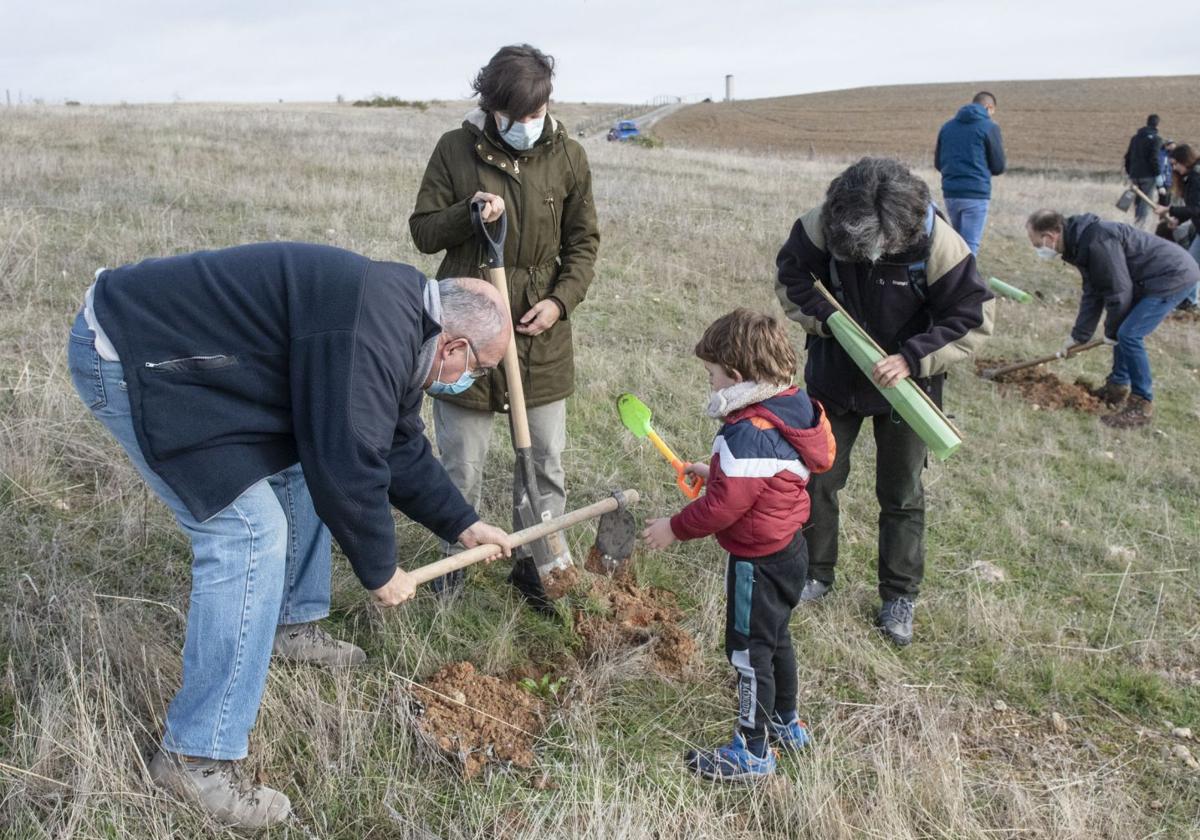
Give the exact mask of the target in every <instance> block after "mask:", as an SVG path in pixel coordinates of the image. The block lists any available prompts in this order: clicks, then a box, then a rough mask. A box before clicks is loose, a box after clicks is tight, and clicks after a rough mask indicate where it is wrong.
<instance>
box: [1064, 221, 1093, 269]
mask: <svg viewBox="0 0 1200 840" xmlns="http://www.w3.org/2000/svg"><path fill="white" fill-rule="evenodd" d="M1099 221H1100V217H1099V216H1097V215H1096V214H1095V213H1080V214H1079V215H1078V216H1072V217H1070V218H1069V219H1067V228H1066V230H1065V231H1064V232H1063V259H1064V260H1065V261H1067V262H1069V263H1074V260H1075V257H1076V256H1077V255H1078V254H1079V242H1080V240H1081V239H1083V235H1084V233H1086V232H1087V229H1088V228H1090V227H1091V226H1092V225H1094V224H1096V223H1097V222H1099Z"/></svg>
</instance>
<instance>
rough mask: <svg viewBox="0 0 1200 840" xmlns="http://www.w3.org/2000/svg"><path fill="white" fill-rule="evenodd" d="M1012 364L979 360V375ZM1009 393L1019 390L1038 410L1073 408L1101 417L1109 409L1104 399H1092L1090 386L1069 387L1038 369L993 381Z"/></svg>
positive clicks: (1075, 384)
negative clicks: (1102, 400)
mask: <svg viewBox="0 0 1200 840" xmlns="http://www.w3.org/2000/svg"><path fill="white" fill-rule="evenodd" d="M1006 364H1009V362H1008V361H1007V360H1005V359H977V360H976V362H975V372H976V373H977V374H979V375H982V374H983V372H984V371H985V370H988V369H990V368H995V367H1000V366H1001V365H1006ZM992 381H993V382H996V383H998V384H999V385H1001V386H1002V387H1004V389H1005V390H1006V391H1014V390H1015V391H1016V392H1017V393H1019V394H1020V395H1021V396H1022V397H1023V398H1024V399H1025V401H1026V402H1028V403H1029V404H1031V405H1033V406H1034V407H1035V408H1045V409H1063V408H1072V409H1075V410H1076V411H1082V412H1084V413H1086V414H1101V413H1103V412H1104V411H1106V410H1107V409H1106V408H1105V405H1104V403H1103V402H1101V401H1100V400H1098V399H1096V398H1095V397H1093V396H1092V393H1091V390H1090V383H1088V382H1086V381H1085V380H1082V379H1077V380H1075V381H1074V382H1072V383H1070V384H1068V383H1066V382H1064V381H1063V380H1061V379H1059V378H1058V377H1057V376H1055V375H1054V374H1053V373H1048V372H1046V370H1045V369H1044V368H1042V367H1041V366H1040V365H1039V366H1038V367H1032V368H1025V369H1024V370H1015V371H1013V372H1012V373H1006V374H1004V375H1002V376H998V377H996V378H995V379H993V380H992Z"/></svg>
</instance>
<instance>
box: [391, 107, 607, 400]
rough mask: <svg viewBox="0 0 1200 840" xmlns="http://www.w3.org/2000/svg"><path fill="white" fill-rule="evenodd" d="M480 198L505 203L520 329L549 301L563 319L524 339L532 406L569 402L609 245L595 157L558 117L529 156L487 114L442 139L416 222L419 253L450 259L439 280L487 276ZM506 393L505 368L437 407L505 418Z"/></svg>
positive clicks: (412, 220) (520, 345) (521, 352)
mask: <svg viewBox="0 0 1200 840" xmlns="http://www.w3.org/2000/svg"><path fill="white" fill-rule="evenodd" d="M478 191H483V192H488V193H494V194H495V195H499V196H501V197H502V198H503V199H504V207H505V213H506V214H507V215H508V239H507V240H506V242H505V245H504V265H505V273H506V276H507V278H508V289H509V302H510V305H511V307H512V313H513V319H514V321H517V322H519V321H520V320H521V318H522V316H524V315H525V313H527V312H528V311H529V309H530V307H532V306H533V305H534V304H535V303H537V302H538V301H541V300H544V299H546V298H550V299H553V300H554V301H555V302H556V303H557V304H558V306H559V309H560V310H561V312H562V317H561V318H560V319H559V320H558V322H557V323H555V324H554V326H553V327H551V328H550V329H548V330H546V331H545V332H543V333H542V334H541V335H536V336H526V335H521V334H520V333H516V340H517V355H518V357H519V359H520V362H521V375H522V381H523V383H524V385H525V402H526V404H527V405H528V406H529V407H530V408H534V407H537V406H541V405H546V404H548V403H552V402H556V401H558V400H561V399H565V398H566V397H568V396H570V395H571V393H572V392H573V391H574V389H575V357H574V350H573V347H572V342H571V314H572V313H573V312H574V310H575V307H576V306H578V305H579V304H580V303H581V302H582V301H583V299H584V297H585V296H586V295H587V290H588V286H589V285H590V284H591V282H592V276H593V273H594V266H595V263H596V251H597V249H598V248H599V245H600V231H599V228H598V227H597V224H596V208H595V205H594V203H593V201H592V176H591V169H590V168H589V166H588V160H587V154H586V153H585V152H584V150H583V147H582V146H580V145H579V143H578V142H576V141H575V140H572V139H571V138H570V137H568V136H567V132H566V130H565V129H564V128H563V127H562V125H561V124H560V123H559V122H558V121H557V120H555V119H554V118H553V117H551V116H549V115H547V116H546V122H545V127H544V128H543V131H542V136H541V137H540V138H539V139H538V141H537V143H535V144H534V146H533V148H532V149H529V150H528V151H524V152H518V151H514V150H513V149H511V148H510V147H509V146H508V145H507V144H505V143H504V142H503V141H502V140H501V139H500V137H499V135H498V133H497V130H496V125H495V121H494V120H492V119H491V118H490V115H488V114H485V113H484V112H483V111H481V110H475V111H473V112H471V113H470V114H468V115H467V118H466V120H464V122H463V124H462V127H461V128H457V129H454V130H453V131H449V132H447V133H445V134H443V135H442V137H441V139H440V140H438V144H437V147H436V148H435V149H434V150H433V155H432V157H430V159H429V165H428V166H427V167H426V169H425V177H424V178H423V179H422V181H421V188H420V191H419V192H418V193H417V204H416V207H415V208H414V209H413V212H412V215H411V216H410V217H409V219H408V225H409V229H410V230H411V231H412V237H413V241H414V242H415V243H416V246H417V249H418V250H420V251H421V252H422V253H425V254H436V253H437V252H439V251H445V252H446V255H445V257H444V258H443V259H442V263H441V265H440V266H438V270H437V277H438V279H443V278H446V277H482V276H483V271H482V268H483V261H484V251H483V248H482V247H480V245H479V244H478V242H477V241H476V238H475V233H474V230H473V229H472V227H471V216H470V201H471V198H472V196H474V195H475V193H476V192H478ZM506 393H507V387H506V385H505V378H504V372H503V370H499V369H498V370H496V371H494V372H492V373H490V374H489V375H488V376H485V377H483V378H481V379H479V380H478V381H477V382H476V383H475V384H474V385H473V386H471V387H470V388H469V389H467V390H466V391H464V392H463V393H462V394H459V395H457V396H450V397H439V398H438V399H446V400H448V401H449V402H453V403H455V404H456V405H461V406H463V407H465V408H474V409H481V410H490V411H504V410H505V409H506V405H507V398H506Z"/></svg>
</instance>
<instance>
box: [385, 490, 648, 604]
mask: <svg viewBox="0 0 1200 840" xmlns="http://www.w3.org/2000/svg"><path fill="white" fill-rule="evenodd" d="M621 495H622V496H624V498H625V504H627V505H632V504H636V503H637V500H638V492H637V491H636V490H623V491H621ZM617 506H618V502H617V498H616V496H610V497H609V498H607V499H602V500H601V501H599V502H596V503H594V504H590V505H588V506H587V507H583V508H580V509H579V510H573V511H571V512H570V513H564V514H563V515H562V516H556V517H555V518H554V519H547V520H546V521H545V522H539V523H538V524H537V525H534V526H532V527H529V528H525V529H523V530H521V531H517V532H516V533H515V534H512V541H513V543H512V544H513V548H517V547H518V546H522V545H528V544H529V543H531V542H535V541H537V540H540V539H545V538H546V537H548V536H550V535H551V534H554V533H557V532H558V531H562V530H564V529H565V528H569V527H571V526H572V525H578V524H579V523H580V522H586V521H587V520H589V519H595V518H596V517H598V516H602V515H604V514H606V513H610V512H611V511H614V510H616V509H617ZM499 551H500V546H498V545H491V544H488V545H477V546H475V547H474V548H468V549H467V550H466V551H460V552H459V553H458V554H452V555H450V556H449V557H443V558H442V559H441V560H438V561H436V562H433V563H429V564H426V565H424V566H421V567H420V568H419V569H416V570H414V571H411V572H409V576H410V577H412V578H413V583H414V585H416V586H420V585H421V584H422V583H428V582H429V581H431V580H433V579H434V578H439V577H441V576H442V575H445V574H449V573H450V572H453V571H457V570H458V569H465V568H466V567H467V566H472V565H474V564H475V563H478V562H479V561H481V560H486V559H487V558H489V557H491V556H493V555H494V554H496V553H498V552H499Z"/></svg>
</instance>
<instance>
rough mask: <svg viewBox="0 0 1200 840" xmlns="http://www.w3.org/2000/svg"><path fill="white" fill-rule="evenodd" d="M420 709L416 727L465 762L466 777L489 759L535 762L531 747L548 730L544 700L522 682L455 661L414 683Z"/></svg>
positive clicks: (518, 763) (523, 763)
mask: <svg viewBox="0 0 1200 840" xmlns="http://www.w3.org/2000/svg"><path fill="white" fill-rule="evenodd" d="M413 694H414V696H415V697H416V699H417V700H418V701H419V702H420V704H421V706H422V708H421V710H420V711H419V714H418V717H417V724H416V726H417V731H418V732H419V733H420V734H421V735H422V736H424V737H425V738H426V739H428V740H429V741H431V742H432V743H433V744H435V745H436V746H437V747H438V748H439V749H440V750H442V751H443V752H445V753H448V754H450V755H452V756H455V757H456V758H457V759H458V760H459V761H461V762H462V768H463V775H464V776H466V777H467V778H471V777H473V776H476V775H478V773H479V772H480V771H481V770H482V769H483V768H484V767H485V766H486V765H487V764H488V763H489V762H490V763H497V764H508V765H513V766H516V767H523V768H529V767H532V766H533V762H534V755H533V747H534V744H535V743H536V741H537V739H538V737H539V736H540V735H541V733H542V730H543V729H544V728H545V717H546V708H545V704H544V703H543V702H542V701H541V700H540V699H538V698H537V697H535V696H533V695H532V694H530V693H529V692H527V691H525V690H524V689H522V688H520V687H519V686H517V685H515V684H513V683H511V682H505V681H504V680H501V679H498V678H496V677H489V676H487V675H486V674H481V673H479V672H478V671H476V670H475V666H474V665H472V664H471V663H470V662H452V663H450V664H449V665H446V666H444V667H443V668H442V669H441V670H440V671H438V672H437V673H435V674H434V675H433V676H432V677H430V678H429V679H428V680H426V681H425V683H424V685H416V686H413Z"/></svg>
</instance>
